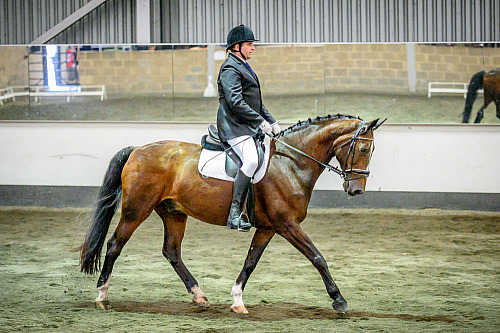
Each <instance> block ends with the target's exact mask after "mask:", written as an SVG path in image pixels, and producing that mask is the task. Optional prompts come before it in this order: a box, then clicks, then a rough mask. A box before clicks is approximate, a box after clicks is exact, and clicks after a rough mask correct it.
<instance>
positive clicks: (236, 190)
mask: <svg viewBox="0 0 500 333" xmlns="http://www.w3.org/2000/svg"><path fill="white" fill-rule="evenodd" d="M245 139H246V140H245ZM243 140H245V141H243ZM228 143H229V144H230V145H231V146H232V147H233V150H234V152H235V153H236V154H237V155H238V156H239V157H240V159H241V161H242V162H243V165H242V166H241V168H240V170H238V173H237V174H236V177H235V179H234V184H233V197H232V200H231V208H230V209H229V216H228V221H227V227H228V228H229V229H238V230H240V231H248V230H250V227H251V224H250V223H249V222H246V221H245V220H244V219H243V218H242V216H241V215H242V210H243V202H244V201H245V197H246V195H247V193H248V188H249V186H250V182H251V179H252V176H253V175H254V174H255V171H256V170H257V166H258V155H257V148H256V147H255V142H254V140H253V139H252V138H251V137H249V136H242V137H238V138H235V139H232V140H229V141H228Z"/></svg>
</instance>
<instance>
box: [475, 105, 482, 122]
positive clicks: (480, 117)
mask: <svg viewBox="0 0 500 333" xmlns="http://www.w3.org/2000/svg"><path fill="white" fill-rule="evenodd" d="M483 117H484V106H481V108H480V109H479V110H478V111H477V115H476V119H474V123H475V124H479V123H480V122H481V120H483Z"/></svg>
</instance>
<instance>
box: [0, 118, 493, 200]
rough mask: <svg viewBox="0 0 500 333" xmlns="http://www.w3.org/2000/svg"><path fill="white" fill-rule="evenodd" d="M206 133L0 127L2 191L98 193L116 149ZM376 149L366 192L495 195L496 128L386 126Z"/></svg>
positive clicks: (192, 128)
mask: <svg viewBox="0 0 500 333" xmlns="http://www.w3.org/2000/svg"><path fill="white" fill-rule="evenodd" d="M289 125H290V124H283V126H284V127H287V126H289ZM206 128H207V124H205V123H170V122H168V123H133V122H128V123H103V122H84V123H78V122H32V123H29V122H0V142H2V145H0V156H2V158H1V159H0V185H63V186H66V185H68V186H99V185H100V183H101V181H102V178H103V176H104V172H105V171H106V168H107V165H108V163H109V160H110V159H111V158H112V157H113V155H114V154H115V153H116V152H117V151H118V150H120V149H121V148H123V147H126V146H129V145H143V144H146V143H149V142H153V141H158V140H165V139H171V140H181V141H187V142H194V143H198V142H199V141H200V138H201V136H202V135H203V134H205V132H206ZM375 145H376V149H375V152H374V155H373V159H372V163H371V167H370V169H371V175H370V178H369V179H368V185H367V190H369V191H416V192H462V193H469V192H471V193H500V172H498V165H500V155H499V154H497V153H495V147H499V146H500V126H498V125H393V124H390V125H383V126H382V127H381V128H380V129H378V130H377V131H376V132H375ZM332 162H333V164H335V161H332ZM315 189H316V190H341V189H342V187H341V180H340V178H339V177H338V176H337V175H336V174H334V173H331V172H330V173H323V175H322V176H321V177H320V179H319V180H318V183H317V184H316V187H315Z"/></svg>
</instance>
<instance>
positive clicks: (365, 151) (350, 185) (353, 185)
mask: <svg viewBox="0 0 500 333" xmlns="http://www.w3.org/2000/svg"><path fill="white" fill-rule="evenodd" d="M386 119H387V118H386ZM386 119H384V120H380V119H375V120H373V121H370V122H364V121H361V122H360V123H359V124H357V126H354V127H351V128H349V129H348V131H347V132H346V133H344V134H342V135H341V136H340V137H339V138H338V139H337V140H335V142H334V151H335V156H336V157H337V160H338V162H339V163H340V166H341V168H342V170H343V171H344V173H345V178H344V185H343V187H344V191H345V192H347V193H348V194H349V195H352V196H354V195H357V194H363V192H364V191H365V186H366V178H367V177H368V175H369V174H370V171H369V170H368V166H369V164H370V159H371V157H372V153H373V150H374V149H375V145H374V143H373V131H374V130H376V129H377V128H378V127H379V126H380V125H382V124H383V123H384V121H385V120H386Z"/></svg>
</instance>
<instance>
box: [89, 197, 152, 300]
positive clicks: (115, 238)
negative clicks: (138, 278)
mask: <svg viewBox="0 0 500 333" xmlns="http://www.w3.org/2000/svg"><path fill="white" fill-rule="evenodd" d="M152 211H153V207H148V206H147V205H145V201H141V200H124V201H123V206H122V214H121V217H120V222H119V223H118V226H117V227H116V229H115V232H114V233H113V235H112V236H111V238H110V239H109V240H108V243H107V251H106V257H105V259H104V264H103V265H102V271H101V275H100V276H99V280H98V281H97V289H98V291H99V296H98V297H97V299H96V300H95V302H96V305H97V306H99V307H101V308H103V309H105V310H108V309H109V308H110V305H109V299H108V288H109V278H110V276H111V272H112V270H113V265H114V263H115V261H116V259H117V258H118V256H119V255H120V253H121V251H122V249H123V247H124V246H125V244H126V243H127V241H128V240H129V239H130V237H131V236H132V233H133V232H134V231H135V230H136V229H137V227H138V226H139V225H140V224H141V223H142V222H143V221H144V220H145V219H146V218H147V217H148V216H149V215H150V214H151V212H152Z"/></svg>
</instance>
